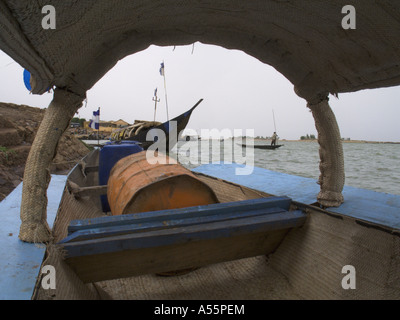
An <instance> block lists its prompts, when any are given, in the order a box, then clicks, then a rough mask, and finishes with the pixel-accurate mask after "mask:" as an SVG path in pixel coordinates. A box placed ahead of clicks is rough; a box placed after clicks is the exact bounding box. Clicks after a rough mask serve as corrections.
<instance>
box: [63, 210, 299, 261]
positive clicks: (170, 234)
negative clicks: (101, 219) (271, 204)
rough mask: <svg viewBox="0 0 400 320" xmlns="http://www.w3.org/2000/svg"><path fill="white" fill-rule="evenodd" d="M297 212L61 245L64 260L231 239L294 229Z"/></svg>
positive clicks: (296, 223)
mask: <svg viewBox="0 0 400 320" xmlns="http://www.w3.org/2000/svg"><path fill="white" fill-rule="evenodd" d="M305 219H306V215H305V214H304V213H302V212H301V211H298V210H297V211H290V212H286V213H278V214H269V215H262V216H256V217H250V218H243V219H234V220H230V221H222V222H221V221H219V222H213V223H206V224H201V225H192V226H184V227H178V228H167V229H163V230H157V231H150V232H142V233H134V234H127V235H120V236H116V237H106V238H101V239H94V240H85V241H78V242H71V243H66V244H63V249H64V250H65V252H66V258H67V259H68V258H72V257H80V256H87V255H94V254H106V253H113V252H119V251H125V250H135V249H143V248H152V247H163V246H170V245H178V244H182V243H186V242H191V241H201V240H209V239H219V238H227V237H234V236H239V235H243V234H252V233H258V232H268V231H273V230H281V229H288V228H293V227H298V226H300V225H302V224H303V223H304V222H305Z"/></svg>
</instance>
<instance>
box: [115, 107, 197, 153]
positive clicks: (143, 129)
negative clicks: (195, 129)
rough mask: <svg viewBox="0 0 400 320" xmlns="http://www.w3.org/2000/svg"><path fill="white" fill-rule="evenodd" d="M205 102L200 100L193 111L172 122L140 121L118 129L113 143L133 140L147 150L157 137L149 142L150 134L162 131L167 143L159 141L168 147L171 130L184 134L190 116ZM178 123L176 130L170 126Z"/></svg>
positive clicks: (190, 110)
mask: <svg viewBox="0 0 400 320" xmlns="http://www.w3.org/2000/svg"><path fill="white" fill-rule="evenodd" d="M202 101H203V99H200V100H199V101H198V102H197V103H196V104H195V105H194V106H193V107H192V108H191V109H189V110H188V111H186V112H184V113H182V114H181V115H179V116H177V117H175V118H173V119H172V120H170V121H167V122H164V123H159V122H154V121H147V122H146V121H140V122H138V123H136V124H134V125H131V126H128V127H126V128H122V129H118V130H115V131H113V132H112V134H111V140H112V141H121V140H132V141H137V142H139V143H141V145H142V147H143V148H144V149H147V148H148V147H149V146H150V145H152V144H153V143H154V139H157V138H156V137H152V139H153V140H149V137H148V133H149V131H150V130H152V129H157V130H161V131H162V132H164V135H165V136H164V137H165V138H166V140H165V141H161V140H160V141H159V142H160V143H165V144H166V146H167V147H168V143H169V133H170V131H171V130H176V133H175V134H176V135H178V134H179V133H181V132H182V130H184V129H185V128H186V125H187V124H188V122H189V120H190V116H191V115H192V112H193V110H194V109H196V108H197V106H198V105H199V104H200V103H201V102H202ZM174 122H175V123H176V128H172V126H171V127H170V124H171V125H172V123H174Z"/></svg>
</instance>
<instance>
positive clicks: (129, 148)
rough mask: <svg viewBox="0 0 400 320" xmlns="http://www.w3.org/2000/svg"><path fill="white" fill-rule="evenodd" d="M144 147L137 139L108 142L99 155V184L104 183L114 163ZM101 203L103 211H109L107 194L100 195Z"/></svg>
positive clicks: (106, 181)
mask: <svg viewBox="0 0 400 320" xmlns="http://www.w3.org/2000/svg"><path fill="white" fill-rule="evenodd" d="M143 150H144V149H143V148H142V147H141V146H140V145H139V143H138V142H137V141H121V142H109V143H107V144H106V145H105V146H104V147H103V148H102V149H101V150H100V156H99V184H100V185H106V184H107V183H108V178H109V177H110V172H111V169H112V168H113V167H114V165H115V164H116V163H117V162H118V161H119V160H121V159H122V158H125V157H127V156H129V155H131V154H134V153H138V152H141V151H143ZM100 199H101V205H102V208H103V211H104V212H108V211H110V206H109V204H108V200H107V195H101V196H100Z"/></svg>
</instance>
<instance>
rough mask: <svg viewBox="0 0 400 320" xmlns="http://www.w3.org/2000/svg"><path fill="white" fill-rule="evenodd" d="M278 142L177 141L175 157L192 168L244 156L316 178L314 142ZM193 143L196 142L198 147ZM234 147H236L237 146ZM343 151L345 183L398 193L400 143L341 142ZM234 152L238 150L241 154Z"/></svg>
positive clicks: (272, 167) (248, 161)
mask: <svg viewBox="0 0 400 320" xmlns="http://www.w3.org/2000/svg"><path fill="white" fill-rule="evenodd" d="M214 143H215V142H214ZM258 143H259V144H265V143H268V142H267V141H266V142H258V141H255V144H258ZM280 143H282V144H284V146H283V147H281V148H279V149H276V150H263V149H250V150H249V149H247V150H246V149H244V148H241V147H239V146H237V145H236V144H234V143H233V141H232V140H230V139H229V140H225V141H223V142H222V141H221V142H218V143H217V144H219V150H218V148H217V147H215V145H213V144H212V142H209V143H204V141H201V142H200V143H199V142H197V141H193V142H179V143H178V160H179V161H180V162H181V163H182V164H183V165H184V166H186V167H188V168H190V169H192V168H194V167H197V166H199V165H201V164H205V163H211V162H213V161H224V160H225V161H228V162H229V161H233V162H239V163H243V159H244V158H246V164H247V165H254V166H256V167H261V168H266V169H269V170H274V171H278V172H283V173H288V174H293V175H298V176H302V177H307V178H313V179H315V180H318V177H319V174H320V171H319V145H318V143H317V142H291V141H280ZM194 146H198V148H197V150H196V148H195V147H194ZM237 147H239V148H238V149H236V148H237ZM240 149H242V150H240ZM238 150H239V151H238ZM246 151H247V154H246ZM253 151H254V155H253V154H252V153H253ZM343 151H344V161H345V175H346V182H345V183H346V185H349V186H353V187H359V188H364V189H370V190H375V191H378V192H386V193H392V194H400V161H399V160H400V144H370V143H343ZM237 153H241V156H240V155H238V154H237ZM237 160H240V161H237Z"/></svg>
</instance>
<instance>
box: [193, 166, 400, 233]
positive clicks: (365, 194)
mask: <svg viewBox="0 0 400 320" xmlns="http://www.w3.org/2000/svg"><path fill="white" fill-rule="evenodd" d="M243 167H244V165H239V164H227V163H217V164H206V165H202V166H200V167H197V168H195V169H193V171H194V172H199V173H203V174H206V175H210V176H213V177H217V178H220V179H223V180H226V181H230V182H233V183H237V184H241V185H243V186H246V187H248V188H252V189H256V190H260V191H263V192H266V193H269V194H273V195H277V196H287V197H290V198H291V199H293V201H298V202H301V203H304V204H312V203H315V202H316V201H317V195H318V193H319V191H320V186H319V185H318V184H317V180H315V179H310V178H304V177H299V176H293V175H290V174H286V173H281V172H276V171H271V170H267V169H263V168H257V167H254V168H252V169H254V170H253V171H252V173H251V174H250V175H236V169H237V168H243ZM249 171H251V170H249ZM343 197H344V201H345V202H344V203H343V204H342V205H341V206H340V207H338V208H328V209H327V210H328V211H331V212H335V213H339V214H343V215H346V216H349V217H353V218H356V219H361V220H365V221H368V222H372V223H375V224H379V225H382V226H384V227H389V228H393V229H400V195H393V194H387V193H381V192H375V191H372V190H366V189H361V188H355V187H351V186H344V189H343Z"/></svg>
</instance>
